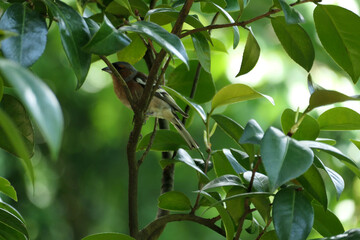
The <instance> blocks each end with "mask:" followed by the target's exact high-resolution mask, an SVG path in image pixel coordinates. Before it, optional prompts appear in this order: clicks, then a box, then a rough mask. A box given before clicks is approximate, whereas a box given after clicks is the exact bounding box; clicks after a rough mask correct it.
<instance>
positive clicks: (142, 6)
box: [120, 0, 149, 17]
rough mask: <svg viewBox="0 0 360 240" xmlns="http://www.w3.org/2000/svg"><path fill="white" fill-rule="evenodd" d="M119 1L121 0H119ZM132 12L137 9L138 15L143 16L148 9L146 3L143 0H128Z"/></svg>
mask: <svg viewBox="0 0 360 240" xmlns="http://www.w3.org/2000/svg"><path fill="white" fill-rule="evenodd" d="M120 1H121V0H120ZM128 1H129V3H130V6H131V9H132V10H133V12H134V11H135V10H138V11H139V15H140V16H141V17H145V15H146V13H147V12H148V11H149V7H148V4H146V3H145V2H144V0H128Z"/></svg>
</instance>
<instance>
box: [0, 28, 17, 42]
mask: <svg viewBox="0 0 360 240" xmlns="http://www.w3.org/2000/svg"><path fill="white" fill-rule="evenodd" d="M17 35H18V34H16V33H14V32H10V31H6V30H2V29H0V41H2V40H4V39H6V38H9V37H15V36H17Z"/></svg>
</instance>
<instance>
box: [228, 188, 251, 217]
mask: <svg viewBox="0 0 360 240" xmlns="http://www.w3.org/2000/svg"><path fill="white" fill-rule="evenodd" d="M246 192H247V190H246V188H245V187H237V186H235V187H232V188H231V189H230V190H229V191H228V192H227V193H226V198H231V197H232V196H235V195H239V194H242V193H246ZM226 210H227V211H228V212H229V213H230V215H231V217H232V218H233V220H234V222H235V223H238V222H239V221H240V218H241V217H242V215H243V214H244V213H245V198H236V199H231V200H229V201H226Z"/></svg>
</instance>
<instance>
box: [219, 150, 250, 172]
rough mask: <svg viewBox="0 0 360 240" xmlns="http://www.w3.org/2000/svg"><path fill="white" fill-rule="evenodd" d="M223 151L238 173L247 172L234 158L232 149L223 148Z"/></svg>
mask: <svg viewBox="0 0 360 240" xmlns="http://www.w3.org/2000/svg"><path fill="white" fill-rule="evenodd" d="M223 153H224V154H225V156H226V158H227V159H228V161H229V163H230V164H231V166H232V167H233V169H234V170H235V172H236V173H237V174H240V173H243V172H246V169H245V168H244V167H243V166H241V165H240V163H239V162H238V161H237V160H236V159H235V158H234V156H233V155H232V153H231V151H230V149H223Z"/></svg>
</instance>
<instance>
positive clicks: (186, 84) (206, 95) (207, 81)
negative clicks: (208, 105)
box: [167, 60, 215, 103]
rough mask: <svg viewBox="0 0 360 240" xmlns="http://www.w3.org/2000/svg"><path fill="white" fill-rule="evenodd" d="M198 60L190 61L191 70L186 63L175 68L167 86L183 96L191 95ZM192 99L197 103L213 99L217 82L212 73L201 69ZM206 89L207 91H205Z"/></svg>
mask: <svg viewBox="0 0 360 240" xmlns="http://www.w3.org/2000/svg"><path fill="white" fill-rule="evenodd" d="M198 64H199V62H198V61H194V60H193V61H190V62H189V67H190V70H188V69H187V68H186V66H185V65H184V64H181V65H180V66H178V67H177V68H175V69H174V70H173V71H172V72H171V73H170V75H169V77H168V83H167V86H168V87H170V88H173V89H174V90H176V91H178V92H179V93H181V94H182V95H183V96H187V97H188V96H190V93H191V89H192V86H193V82H194V79H195V75H196V69H197V67H198ZM196 89H197V90H196V92H195V95H194V98H193V100H192V101H194V102H196V103H205V102H208V101H210V100H211V99H212V97H213V96H214V94H215V84H214V81H213V78H212V76H211V74H210V73H208V72H206V71H204V69H202V68H201V69H200V75H199V79H198V85H197V88H196ZM203 89H206V91H203Z"/></svg>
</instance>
